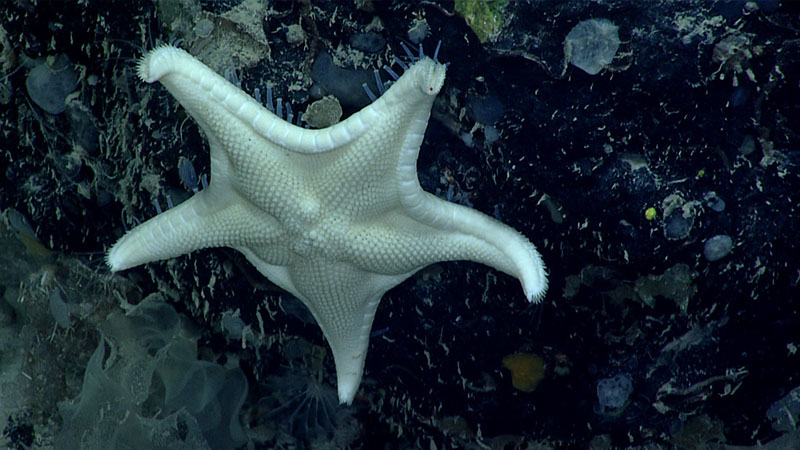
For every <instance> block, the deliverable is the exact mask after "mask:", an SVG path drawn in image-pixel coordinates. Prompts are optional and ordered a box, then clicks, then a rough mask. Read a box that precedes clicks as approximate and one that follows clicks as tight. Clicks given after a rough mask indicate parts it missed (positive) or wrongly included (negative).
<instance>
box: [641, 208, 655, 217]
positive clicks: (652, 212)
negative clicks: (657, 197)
mask: <svg viewBox="0 0 800 450" xmlns="http://www.w3.org/2000/svg"><path fill="white" fill-rule="evenodd" d="M644 218H645V219H647V220H653V219H655V218H656V209H655V208H653V207H652V206H651V207H649V208H647V209H646V210H645V211H644Z"/></svg>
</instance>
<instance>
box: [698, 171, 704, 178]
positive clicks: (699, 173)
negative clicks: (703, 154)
mask: <svg viewBox="0 0 800 450" xmlns="http://www.w3.org/2000/svg"><path fill="white" fill-rule="evenodd" d="M705 174H706V169H700V170H698V171H697V178H702V177H703V176H704V175H705Z"/></svg>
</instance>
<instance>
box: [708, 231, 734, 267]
mask: <svg viewBox="0 0 800 450" xmlns="http://www.w3.org/2000/svg"><path fill="white" fill-rule="evenodd" d="M731 249H733V239H731V237H730V236H728V235H727V234H718V235H716V236H714V237H712V238H710V239H708V240H707V241H706V243H705V245H703V256H705V258H706V259H707V260H709V261H711V262H714V261H719V260H720V259H722V258H724V257H726V256H728V253H730V252H731Z"/></svg>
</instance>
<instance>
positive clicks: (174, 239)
mask: <svg viewBox="0 0 800 450" xmlns="http://www.w3.org/2000/svg"><path fill="white" fill-rule="evenodd" d="M218 194H219V192H218V190H215V189H211V188H209V189H206V190H204V191H202V192H200V193H198V194H196V195H195V196H193V197H192V198H190V199H189V200H187V201H185V202H183V203H181V204H180V205H178V206H176V207H174V208H172V209H170V210H168V211H165V212H163V213H161V214H159V215H157V216H155V217H152V218H151V219H149V220H147V221H146V222H144V223H142V224H141V225H139V226H137V227H135V228H134V229H132V230H131V231H129V232H128V233H126V234H125V235H124V236H123V237H122V238H121V239H120V240H119V241H117V243H116V244H114V246H113V247H111V250H109V252H108V254H107V256H106V262H107V263H108V265H109V267H110V268H111V270H113V271H120V270H125V269H128V268H131V267H135V266H138V265H140V264H145V263H148V262H152V261H160V260H163V259H169V258H174V257H176V256H180V255H183V254H186V253H190V252H193V251H195V250H199V249H202V248H209V247H220V246H233V245H236V244H238V245H245V244H247V245H251V246H269V245H274V244H275V243H277V242H279V240H280V237H281V234H280V232H279V230H280V227H279V226H278V224H277V221H276V220H275V218H273V217H271V216H269V215H268V214H266V213H264V212H263V211H261V210H259V209H258V208H255V207H253V206H252V204H250V203H249V202H223V201H220V199H219V198H217V196H218ZM269 230H273V231H272V232H270V231H269Z"/></svg>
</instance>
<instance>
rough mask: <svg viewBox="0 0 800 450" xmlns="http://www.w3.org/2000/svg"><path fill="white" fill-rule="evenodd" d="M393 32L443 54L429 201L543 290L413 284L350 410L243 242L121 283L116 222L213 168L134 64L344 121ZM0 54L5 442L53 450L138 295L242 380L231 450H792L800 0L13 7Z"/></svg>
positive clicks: (324, 360)
mask: <svg viewBox="0 0 800 450" xmlns="http://www.w3.org/2000/svg"><path fill="white" fill-rule="evenodd" d="M601 18H602V19H607V20H608V21H609V22H602V23H603V24H604V25H603V27H605V28H604V29H605V30H609V29H612V28H613V27H616V33H617V35H618V39H616V40H615V42H614V44H615V45H614V46H615V47H616V46H618V47H616V50H615V51H614V52H612V56H613V59H611V60H609V61H606V62H604V63H602V64H600V65H599V66H598V72H597V73H595V74H590V73H587V71H585V70H582V69H581V68H579V67H577V66H576V65H575V64H573V63H575V62H577V61H578V60H577V59H576V58H578V53H576V52H580V51H581V50H580V47H579V46H576V45H572V44H570V47H569V51H568V52H566V54H568V55H570V57H569V58H567V57H565V45H564V44H565V39H566V37H567V36H568V35H570V31H571V30H573V29H574V27H575V26H576V25H578V24H579V23H580V22H582V21H586V20H589V19H601ZM593 23H595V24H597V23H598V22H593ZM609 24H611V25H609ZM572 36H574V35H572ZM404 41H405V42H412V41H413V42H412V44H410V45H411V46H412V47H414V46H415V45H416V43H417V42H422V44H423V47H424V49H425V51H426V53H429V54H430V53H432V52H433V50H434V48H435V47H436V45H437V42H438V41H441V42H442V45H441V50H440V53H439V59H440V60H441V61H447V62H449V63H450V65H449V68H448V71H447V80H446V82H445V86H444V88H443V89H442V92H441V93H440V94H439V98H438V100H437V103H436V104H435V106H434V111H433V113H432V118H431V121H430V123H429V126H428V130H427V133H426V138H425V142H424V144H423V146H422V149H421V153H420V158H419V162H418V170H419V177H420V182H421V184H422V186H423V188H424V189H425V190H427V191H429V192H433V193H436V194H437V195H440V196H441V197H443V198H448V199H449V200H451V201H458V202H461V203H465V204H468V205H473V206H474V207H475V208H476V209H478V210H480V211H482V212H484V213H487V214H490V215H495V216H496V217H498V218H499V219H500V220H502V221H504V222H505V223H507V224H509V225H510V226H513V227H514V228H516V229H518V230H520V231H521V232H523V233H524V234H525V235H526V236H528V238H530V239H531V241H532V242H533V243H534V244H535V245H536V246H537V248H538V249H539V251H540V252H541V253H542V256H543V258H544V260H545V262H546V264H547V267H548V270H549V280H550V287H549V290H548V293H547V296H546V297H545V298H544V301H543V303H542V304H540V305H529V304H527V302H526V301H525V299H524V297H523V295H522V292H521V290H520V287H519V283H518V282H517V281H516V280H514V279H512V278H511V277H508V276H506V275H503V274H500V273H497V272H495V271H493V270H490V269H488V268H486V267H483V266H480V265H477V264H472V263H464V262H457V263H443V264H437V265H434V266H431V267H429V268H427V269H424V270H422V271H421V272H420V273H419V274H417V275H416V276H414V277H412V278H411V279H409V280H408V281H406V282H404V283H403V284H401V285H400V286H398V287H396V288H395V289H392V290H391V291H389V292H388V293H387V295H386V296H385V297H384V299H383V301H382V303H381V305H380V307H379V309H378V313H377V316H376V318H375V323H374V325H373V333H374V335H375V336H374V337H373V338H372V339H371V342H370V348H369V354H368V357H367V363H366V369H365V374H364V380H363V382H362V385H361V387H360V390H359V394H358V396H357V397H356V400H355V401H354V403H353V405H352V406H351V407H349V408H341V407H338V406H337V405H336V401H335V372H334V368H333V361H332V358H331V357H330V355H329V352H328V349H327V344H326V343H325V342H324V339H323V337H322V334H321V332H320V331H319V329H318V327H317V326H316V325H315V324H314V323H313V319H310V317H309V316H308V313H307V312H306V311H305V310H304V308H303V307H302V306H301V305H300V306H299V302H298V301H296V300H294V299H293V298H291V296H290V295H288V294H286V293H284V292H282V291H281V290H280V289H278V288H276V287H275V286H273V285H271V283H269V282H268V281H267V280H265V279H264V278H263V277H261V275H260V274H259V273H258V272H257V271H256V270H255V269H254V268H253V267H251V266H250V265H249V263H247V261H246V260H245V258H244V257H243V256H242V255H240V254H238V253H236V252H235V251H233V250H230V249H214V250H204V251H199V252H196V253H193V254H192V255H189V256H183V257H180V258H176V259H173V260H169V261H164V262H159V263H151V264H148V265H146V266H144V267H138V268H135V269H132V270H129V271H125V272H122V273H119V274H115V275H111V274H110V273H109V271H108V269H107V268H106V267H105V264H104V262H103V253H104V251H105V250H107V249H108V248H109V247H110V246H111V245H112V244H113V243H114V242H115V241H116V240H117V239H118V238H119V237H120V236H121V235H122V234H123V233H124V231H125V230H127V229H129V228H131V227H132V226H134V225H135V224H136V223H138V222H141V221H143V220H145V219H147V218H149V217H152V216H153V215H155V214H156V206H155V203H158V204H159V205H160V207H163V208H166V207H167V196H169V198H170V200H171V201H172V202H174V203H178V202H180V201H182V200H184V199H186V198H188V197H189V196H190V195H191V194H192V192H191V190H190V189H187V187H186V183H185V182H184V181H182V176H181V171H180V169H181V168H183V169H184V176H183V179H184V180H186V179H187V177H186V175H185V174H186V170H187V167H188V166H187V164H191V165H192V167H193V168H194V169H195V171H196V174H197V176H198V179H199V178H202V174H208V172H209V170H208V147H207V144H206V142H205V140H204V137H202V136H201V134H200V133H199V131H198V127H197V125H196V123H195V122H194V121H193V120H192V119H191V118H190V117H189V116H188V115H187V114H186V113H185V112H184V111H183V110H182V109H181V108H180V107H179V106H178V105H177V103H176V102H175V100H174V99H173V98H172V97H171V96H170V95H169V94H168V93H167V92H166V90H165V89H164V88H163V87H162V86H161V85H159V84H157V83H156V84H154V85H148V84H145V83H143V82H141V81H140V80H139V79H138V78H137V77H136V73H135V64H136V60H137V58H139V57H140V56H141V55H142V53H143V52H144V51H146V50H148V49H150V48H152V47H154V46H155V45H158V44H159V43H165V42H171V43H175V44H176V45H180V46H181V47H183V48H185V49H187V50H188V51H190V52H191V53H193V54H195V55H197V56H198V57H200V58H201V59H202V60H203V61H204V62H205V63H206V64H208V65H209V66H211V67H212V68H214V69H215V70H217V71H219V72H220V73H222V74H226V76H229V77H231V76H233V75H232V74H235V76H236V77H237V78H238V79H239V80H240V81H241V84H242V88H243V89H244V90H245V91H247V92H251V93H252V92H254V91H255V90H256V89H259V91H260V92H262V93H264V92H266V87H267V86H268V85H271V86H272V89H273V95H274V96H275V97H276V98H278V97H280V98H282V99H283V100H284V102H290V103H291V104H292V106H293V110H294V111H298V110H305V109H306V107H307V106H308V105H309V104H310V103H311V102H313V101H314V100H316V99H318V98H319V97H321V96H322V95H324V94H333V95H335V96H336V97H337V98H338V99H339V101H340V103H341V105H342V109H343V110H344V114H345V115H347V114H350V113H352V112H353V111H355V110H357V109H358V108H359V107H361V106H363V105H364V104H366V103H367V102H368V101H369V100H368V98H367V96H366V94H364V93H363V91H362V90H361V87H360V86H361V82H362V80H363V81H364V82H368V83H373V90H375V87H374V82H372V81H371V80H372V78H373V75H372V70H373V69H376V68H380V67H382V66H383V65H384V64H388V65H392V64H393V60H392V56H393V55H397V56H399V57H401V58H404V57H405V52H404V50H403V49H402V47H401V42H404ZM595 43H596V42H595ZM584 56H585V55H584ZM570 61H572V62H573V63H571V62H570ZM0 65H1V66H2V72H1V73H0V155H1V156H0V168H1V169H2V175H3V179H2V183H1V184H0V209H2V210H3V212H4V215H3V227H2V228H3V230H2V233H0V237H2V241H0V245H2V250H0V294H2V296H3V299H4V302H0V303H2V304H1V305H0V326H1V327H2V328H0V342H2V346H0V420H1V421H2V423H0V430H2V436H0V445H4V446H8V447H9V448H18V449H22V448H51V447H53V446H54V445H55V444H57V443H58V437H59V436H65V433H66V432H65V430H64V424H65V423H72V422H68V421H65V419H64V411H65V410H68V409H69V408H67V407H66V406H65V405H68V404H69V400H70V399H75V398H77V397H78V395H79V394H80V393H81V390H82V388H83V385H84V371H85V370H86V367H87V365H89V363H90V358H91V356H92V355H93V354H94V352H95V350H96V348H97V347H98V342H101V331H99V330H103V329H106V328H107V325H103V324H107V323H109V322H108V321H109V319H108V317H109V314H112V313H114V312H115V311H116V312H119V311H121V307H122V306H125V307H126V308H128V309H130V308H131V306H130V305H135V304H138V303H140V302H142V301H144V300H143V299H147V298H151V295H152V294H155V295H156V296H158V297H159V298H164V299H166V301H167V302H168V303H169V304H170V305H171V306H172V307H173V308H174V309H175V310H177V311H178V312H179V313H181V314H183V315H184V316H185V317H186V319H184V320H185V324H184V325H183V326H184V328H181V329H182V330H184V331H182V333H187V334H188V335H190V336H193V337H192V338H191V339H190V340H194V341H196V345H197V352H196V355H197V357H199V358H200V360H204V361H207V362H209V363H213V366H214V367H224V368H225V370H233V371H239V370H240V371H241V373H243V374H244V376H245V377H246V378H247V381H248V393H247V397H246V399H245V400H244V404H243V405H242V406H241V409H240V411H239V412H240V414H239V417H240V421H241V425H242V427H243V430H244V433H245V434H246V443H245V444H244V446H245V447H251V448H342V447H350V448H384V449H405V448H421V447H424V448H470V449H478V448H482V449H485V448H492V449H512V448H519V449H527V448H531V449H532V448H596V449H602V448H665V447H676V448H687V449H701V448H731V449H733V448H751V447H754V446H757V445H766V446H767V447H768V448H800V431H798V428H797V427H798V425H797V424H798V420H799V419H798V417H800V389H798V387H800V289H798V284H800V256H798V252H800V245H798V238H797V235H798V232H799V231H800V217H799V216H798V196H800V175H799V174H800V171H799V170H800V167H799V166H800V139H799V138H800V136H798V134H799V133H800V105H799V104H798V99H800V5H798V4H797V3H796V2H791V1H787V0H784V1H779V0H758V1H747V2H746V1H743V0H662V1H656V0H653V1H634V0H599V1H588V0H587V1H569V2H557V1H536V0H531V1H503V0H495V1H491V2H475V1H468V0H464V1H461V0H459V1H458V2H455V3H454V2H446V1H445V2H439V1H430V2H381V1H374V0H373V1H369V0H358V1H346V2H332V1H331V2H315V1H297V2H294V1H271V2H266V1H265V2H259V1H254V0H244V1H241V2H240V1H234V0H231V1H192V0H159V1H155V2H138V1H134V2H117V1H115V2H110V1H108V2H107V1H91V0H90V1H82V2H79V1H75V2H66V1H64V2H62V1H55V0H54V1H34V0H7V1H5V2H4V7H3V8H0ZM340 67H341V68H344V69H347V70H348V71H346V72H343V71H341V70H340V69H339V68H340ZM395 68H396V69H397V70H400V69H399V68H397V67H396V66H395ZM383 77H384V80H386V79H388V77H387V76H386V75H385V74H384V75H383ZM186 161H188V162H189V163H187V162H186ZM104 327H106V328H104ZM106 334H108V332H107V331H106V332H105V334H104V335H106ZM514 354H525V355H535V358H529V359H528V360H537V361H541V362H543V363H544V372H543V373H541V374H537V373H534V372H535V371H529V372H528V373H516V374H515V375H517V376H521V377H522V376H527V377H536V380H535V381H537V382H538V385H536V386H535V389H534V390H533V391H532V392H525V391H523V390H520V389H518V388H515V385H516V383H514V384H512V379H511V372H510V371H509V370H508V369H507V368H506V367H504V363H503V361H504V358H505V357H507V356H509V355H514ZM149 357H151V358H154V357H155V356H154V355H149ZM193 357H194V356H193ZM537 358H538V359H537ZM526 361H527V360H526ZM95 362H96V361H95ZM108 364H109V365H110V363H108ZM154 364H155V363H154ZM204 367H211V366H204ZM526 368H527V369H530V368H529V367H522V368H521V369H520V370H522V371H523V372H524V369H526ZM209 370H211V369H209ZM214 370H216V369H214ZM237 373H238V372H237ZM120 385H121V386H125V383H124V382H123V381H120ZM332 389H334V391H331V390H332ZM152 390H153V392H150V393H149V394H148V393H147V392H145V393H144V394H146V395H145V396H144V397H142V398H143V399H144V398H145V397H147V398H148V399H152V398H153V396H156V395H157V394H158V392H161V391H163V390H164V389H163V387H162V388H161V391H159V387H158V384H157V383H154V384H153V386H152ZM331 392H333V393H334V394H333V395H334V397H331ZM161 394H163V392H161ZM148 395H149V397H148ZM147 401H151V400H147ZM147 401H145V400H143V402H142V403H140V404H139V406H140V407H141V408H140V409H139V410H138V411H139V414H142V415H147V414H150V415H147V417H146V418H148V419H153V418H158V419H161V418H162V417H161V416H158V415H157V414H161V413H164V411H160V412H159V411H156V409H155V408H153V407H152V404H147ZM309 405H310V406H309ZM100 407H101V406H100V403H98V408H100ZM143 424H144V425H142V426H143V427H145V428H144V429H149V428H147V427H150V426H154V425H148V424H150V422H147V421H144V422H143ZM179 425H180V424H179ZM177 429H178V430H183V434H181V433H180V432H179V433H178V437H177V439H179V440H180V439H181V438H184V439H188V437H187V436H193V435H192V431H191V427H188V428H187V426H186V425H185V424H184V425H183V428H181V426H177ZM126 430H128V429H126ZM187 430H189V431H187ZM201 431H202V430H201ZM234 441H235V439H234ZM187 445H188V444H187ZM173 448H177V447H173Z"/></svg>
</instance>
